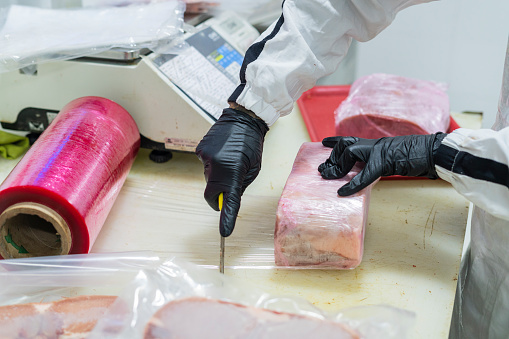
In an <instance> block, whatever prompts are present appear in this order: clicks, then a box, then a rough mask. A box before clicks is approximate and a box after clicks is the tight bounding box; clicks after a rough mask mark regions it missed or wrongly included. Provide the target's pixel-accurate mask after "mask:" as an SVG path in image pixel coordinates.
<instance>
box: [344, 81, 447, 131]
mask: <svg viewBox="0 0 509 339" xmlns="http://www.w3.org/2000/svg"><path fill="white" fill-rule="evenodd" d="M446 89H447V87H446V85H445V84H442V83H437V82H433V81H426V80H420V79H412V78H406V77H402V76H397V75H391V74H372V75H368V76H364V77H362V78H359V79H358V80H356V81H355V82H354V83H353V85H352V87H351V89H350V94H349V95H348V98H347V99H346V100H344V101H343V102H342V103H341V104H340V105H339V107H338V108H337V109H336V111H335V113H334V117H335V122H336V135H344V136H356V137H360V138H369V139H377V138H382V137H392V136H397V135H411V134H431V133H436V132H446V131H447V130H448V128H449V120H450V112H449V97H448V95H447V93H446Z"/></svg>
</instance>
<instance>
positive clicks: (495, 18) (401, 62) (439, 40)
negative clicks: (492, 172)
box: [355, 0, 509, 128]
mask: <svg viewBox="0 0 509 339" xmlns="http://www.w3.org/2000/svg"><path fill="white" fill-rule="evenodd" d="M508 37H509V1H507V0H486V1H476V0H442V1H436V2H432V3H428V4H422V5H417V6H413V7H410V8H407V9H405V10H403V11H402V12H400V13H399V14H398V15H397V17H396V19H395V20H394V22H393V23H392V24H391V25H390V26H389V27H388V28H387V29H386V30H384V31H383V32H382V33H380V34H379V35H378V36H377V37H375V38H374V39H373V40H371V41H368V42H366V43H358V44H357V46H356V50H355V55H356V60H355V65H356V70H355V78H358V77H360V76H363V75H367V74H371V73H376V72H383V73H392V74H398V75H402V76H408V77H415V78H420V79H427V80H434V81H441V82H445V83H447V84H448V85H449V91H448V93H449V98H450V103H451V110H452V111H455V112H461V111H482V112H483V127H485V128H489V127H491V125H492V124H493V122H494V121H495V115H496V111H497V106H498V98H499V94H500V86H501V83H502V73H503V67H504V58H505V52H506V48H507V44H508Z"/></svg>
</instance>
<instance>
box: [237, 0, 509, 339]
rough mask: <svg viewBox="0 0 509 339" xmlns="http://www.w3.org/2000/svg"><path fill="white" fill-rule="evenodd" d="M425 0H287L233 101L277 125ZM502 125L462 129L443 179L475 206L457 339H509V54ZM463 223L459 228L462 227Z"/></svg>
mask: <svg viewBox="0 0 509 339" xmlns="http://www.w3.org/2000/svg"><path fill="white" fill-rule="evenodd" d="M424 2H427V1H419V0H378V1H377V0H285V1H284V3H283V11H282V16H281V17H280V18H279V20H277V21H276V22H275V23H273V24H272V25H271V26H270V27H269V28H268V29H267V30H266V31H265V32H264V33H263V34H262V35H261V36H260V37H259V39H258V40H257V41H256V42H255V43H254V44H253V45H252V46H251V47H250V48H249V50H248V51H247V53H246V56H245V59H244V65H243V66H242V69H241V72H240V79H241V84H240V86H239V87H238V88H237V89H236V90H235V92H234V93H233V94H232V95H231V97H230V99H229V101H234V102H237V103H238V104H240V105H242V106H244V107H245V108H247V109H249V110H251V111H253V112H254V113H256V114H257V115H258V116H259V117H261V118H262V119H264V121H265V122H266V123H267V125H269V126H271V125H272V124H273V123H274V122H275V121H276V120H277V119H278V118H279V117H280V116H284V115H287V114H289V113H290V112H291V111H292V109H293V107H294V102H295V101H296V100H297V99H298V98H299V97H300V95H301V94H302V93H303V92H304V91H306V90H308V89H310V88H312V87H313V86H314V85H315V83H316V80H318V79H319V78H321V77H323V76H325V75H328V74H331V73H333V72H334V70H335V69H336V67H337V66H338V65H339V63H340V62H341V60H342V59H343V57H344V56H345V55H346V53H347V51H348V47H349V45H350V42H351V40H352V38H353V39H356V40H358V41H367V40H370V39H372V38H374V37H375V36H376V35H377V34H378V33H380V32H381V31H382V30H383V29H384V28H386V27H387V26H388V25H389V24H390V23H391V22H392V21H393V20H394V18H395V16H396V13H397V12H399V11H400V10H402V9H404V8H407V7H409V6H411V5H415V4H419V3H424ZM508 58H509V51H508ZM505 68H506V70H505V72H504V78H503V88H502V94H501V98H500V104H499V111H498V116H497V121H496V123H495V126H494V130H488V129H485V130H468V129H463V128H461V129H458V130H456V131H454V132H452V133H450V134H449V135H448V136H447V137H446V138H445V139H444V140H443V145H446V146H448V147H449V148H450V152H448V154H447V155H446V157H449V158H448V159H446V163H447V161H448V163H447V165H444V166H445V167H440V166H437V168H436V169H437V172H438V174H439V176H440V177H441V178H442V179H444V180H446V181H448V182H450V183H451V184H452V185H453V187H454V188H455V189H456V190H457V191H458V192H459V193H460V194H462V195H463V196H465V197H466V198H467V199H469V200H470V201H472V202H473V203H474V204H475V206H476V207H475V209H474V211H473V220H472V234H471V246H470V248H469V250H468V255H467V256H466V258H465V260H464V261H463V262H462V267H461V271H460V277H459V279H458V289H457V296H456V301H455V307H454V313H453V316H452V319H453V320H452V324H451V333H450V337H451V338H483V339H485V338H508V337H509V168H508V164H509V128H505V129H504V127H506V126H508V124H509V59H506V66H505ZM460 226H461V225H458V227H460Z"/></svg>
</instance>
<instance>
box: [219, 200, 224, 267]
mask: <svg viewBox="0 0 509 339" xmlns="http://www.w3.org/2000/svg"><path fill="white" fill-rule="evenodd" d="M218 203H219V211H221V210H222V209H223V193H219V197H218ZM219 273H222V274H224V237H223V236H221V243H220V248H219Z"/></svg>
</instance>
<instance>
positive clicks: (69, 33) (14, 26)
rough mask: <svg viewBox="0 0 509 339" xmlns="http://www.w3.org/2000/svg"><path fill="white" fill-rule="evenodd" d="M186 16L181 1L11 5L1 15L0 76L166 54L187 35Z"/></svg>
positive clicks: (1, 11)
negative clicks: (128, 55)
mask: <svg viewBox="0 0 509 339" xmlns="http://www.w3.org/2000/svg"><path fill="white" fill-rule="evenodd" d="M184 11H185V3H184V2H183V1H180V0H165V1H144V2H142V1H138V2H136V3H133V4H131V5H129V6H125V5H123V6H118V7H117V6H107V5H104V6H97V7H95V6H92V7H85V8H81V7H77V8H65V9H49V8H38V7H30V6H20V5H11V6H10V7H8V8H4V9H2V10H0V46H2V48H1V49H0V73H2V72H6V71H11V70H15V69H18V68H23V67H27V66H32V65H35V64H39V63H42V62H47V61H51V60H66V59H71V58H77V57H82V56H90V55H95V54H97V53H101V52H104V51H107V50H110V49H112V48H125V49H130V50H139V49H142V48H149V49H151V50H154V51H159V50H163V49H166V48H168V46H171V45H172V44H173V43H174V39H176V38H178V37H181V36H182V34H183V30H182V27H183V21H184V19H183V16H184ZM2 23H3V25H2ZM34 32H37V34H34Z"/></svg>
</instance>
